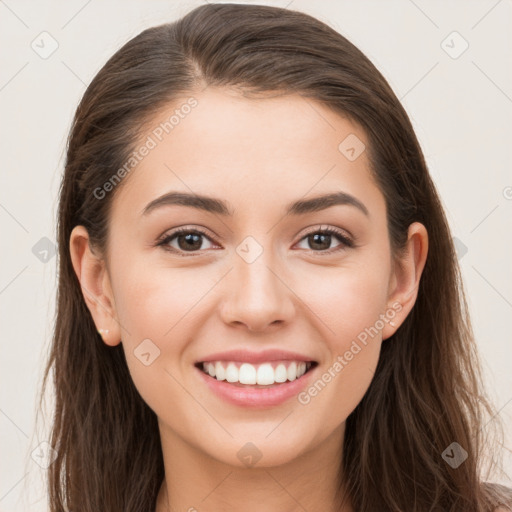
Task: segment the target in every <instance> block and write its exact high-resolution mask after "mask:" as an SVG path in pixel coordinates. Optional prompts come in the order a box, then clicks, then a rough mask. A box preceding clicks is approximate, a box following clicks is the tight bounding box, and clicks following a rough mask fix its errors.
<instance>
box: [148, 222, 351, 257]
mask: <svg viewBox="0 0 512 512" xmlns="http://www.w3.org/2000/svg"><path fill="white" fill-rule="evenodd" d="M318 233H321V234H323V235H334V236H335V237H336V238H338V240H339V241H340V242H341V245H340V246H339V247H335V248H334V249H328V250H321V251H313V250H312V251H313V252H315V253H318V255H320V256H322V255H329V254H333V253H336V252H338V251H343V250H346V249H347V248H354V247H356V245H355V243H354V241H353V240H352V239H350V238H349V237H348V236H347V235H346V234H345V233H344V232H343V231H341V230H338V229H336V228H325V229H321V228H320V229H319V228H316V229H315V230H313V231H310V232H308V233H306V234H305V235H304V236H303V237H302V238H301V239H300V240H299V242H301V241H302V240H304V239H305V238H307V237H308V236H310V235H315V234H318ZM181 234H196V235H203V236H204V237H206V238H208V240H210V241H211V242H212V243H213V240H211V237H210V236H209V235H208V234H207V233H206V232H205V231H203V230H202V229H200V228H193V229H192V228H187V227H183V228H178V229H176V230H175V231H173V232H171V233H169V234H166V235H164V236H163V238H161V239H160V240H159V241H158V242H157V244H156V245H157V246H158V247H160V246H161V247H162V249H164V250H165V251H168V252H171V253H174V254H177V255H178V256H182V257H185V258H187V257H190V256H192V257H193V256H196V255H197V254H195V253H197V252H199V251H194V252H191V253H189V254H186V252H185V251H181V250H180V249H175V248H174V247H170V246H169V245H168V244H169V242H170V241H171V240H172V239H174V238H176V237H177V236H179V235H181Z"/></svg>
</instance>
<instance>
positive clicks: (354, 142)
mask: <svg viewBox="0 0 512 512" xmlns="http://www.w3.org/2000/svg"><path fill="white" fill-rule="evenodd" d="M191 96H193V98H194V100H195V101H194V103H192V102H190V101H189V102H187V99H188V98H190V96H189V97H183V98H182V99H179V100H177V101H175V102H173V103H172V104H170V105H168V106H167V107H165V108H163V109H161V111H160V112H159V113H158V114H157V115H155V116H154V118H153V119H151V120H150V122H149V123H148V124H147V130H146V132H145V133H144V134H143V136H142V137H141V139H140V142H139V144H138V145H137V144H136V148H137V147H140V146H141V145H142V144H144V143H146V145H147V146H148V147H151V149H150V150H149V151H147V152H146V154H145V156H144V157H142V158H141V159H140V161H139V162H138V163H137V165H136V166H135V167H134V168H133V170H131V171H130V172H129V174H128V175H127V176H126V177H125V178H123V179H124V180H126V183H124V184H123V187H121V190H119V194H117V196H116V199H115V200H114V205H113V211H112V213H113V216H116V214H122V215H123V216H126V215H131V216H138V215H141V214H142V210H143V209H144V207H145V205H146V204H147V203H148V202H150V201H151V200H152V199H155V198H156V197H158V196H160V195H162V194H164V193H166V192H168V191H170V190H173V191H174V190H178V191H182V192H187V193H197V194H204V195H211V196H216V197H226V198H229V199H228V201H229V203H230V204H232V205H233V206H234V207H235V208H234V209H235V210H236V211H245V210H249V209H252V210H254V211H257V210H258V209H259V210H260V212H261V208H264V207H265V204H264V203H266V202H268V201H272V203H274V204H275V203H282V204H285V203H286V204H288V203H289V202H292V201H293V200H296V199H297V198H299V197H303V196H305V195H308V196H309V195H316V194H320V193H326V192H332V191H333V190H334V191H338V190H340V191H345V192H347V193H350V194H352V195H356V196H359V197H366V198H367V199H368V200H370V201H373V202H375V201H379V200H380V199H382V198H379V196H380V192H379V190H378V189H377V187H376V186H375V184H374V182H373V179H372V177H371V174H370V172H369V163H368V158H367V155H366V152H365V151H364V150H363V148H364V147H365V146H367V138H366V134H365V133H364V131H363V130H362V129H361V128H360V127H359V126H358V125H357V124H355V123H353V122H351V121H349V120H348V119H346V118H343V117H342V116H340V115H339V114H336V113H334V112H333V111H331V110H330V109H328V108H326V107H324V106H323V105H321V104H319V103H317V102H315V101H313V100H311V99H308V98H303V97H301V96H298V95H287V96H276V97H266V98H258V99H254V98H247V97H244V96H242V95H241V94H239V93H236V92H233V91H230V90H228V89H220V88H209V89H206V90H204V91H202V92H200V93H198V94H194V95H191ZM183 105H194V106H193V107H187V108H184V107H183ZM170 121H171V122H170ZM148 141H150V142H149V143H148ZM347 141H348V142H347ZM346 146H351V148H352V147H353V148H354V149H355V151H356V152H358V153H359V152H361V154H360V156H359V157H357V158H356V159H353V158H347V154H345V153H344V151H346V149H347V147H346ZM351 148H349V149H351ZM353 154H354V152H352V153H349V154H348V155H349V156H352V157H353ZM356 156H357V155H356ZM308 192H309V193H308Z"/></svg>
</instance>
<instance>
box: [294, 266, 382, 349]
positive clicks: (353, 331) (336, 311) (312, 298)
mask: <svg viewBox="0 0 512 512" xmlns="http://www.w3.org/2000/svg"><path fill="white" fill-rule="evenodd" d="M369 269H371V270H369ZM388 278H389V274H388V272H387V269H386V268H385V266H384V265H382V264H381V265H380V267H379V266H378V265H377V264H375V265H357V266H356V265H351V266H349V265H347V266H345V267H340V268H336V269H334V268H333V269H330V271H329V272H326V269H325V268H324V269H319V270H318V271H317V272H314V273H312V272H310V273H309V277H308V279H307V281H303V282H302V284H301V287H302V289H303V290H304V296H305V297H307V300H305V302H306V303H307V305H308V307H309V308H310V309H311V311H313V312H314V313H315V314H316V316H317V317H318V318H319V319H321V321H322V325H323V327H322V332H324V333H325V340H328V341H329V346H330V349H331V352H333V353H334V352H335V353H343V352H345V351H346V350H348V348H349V346H350V343H351V341H352V340H354V339H357V338H358V337H359V338H360V339H361V338H364V337H365V333H368V330H370V331H371V332H372V334H373V336H375V328H376V330H377V331H382V327H383V326H382V325H381V324H382V321H381V320H380V317H381V314H383V313H384V312H385V310H386V304H387V302H386V300H387V285H388ZM306 290H307V294H306Z"/></svg>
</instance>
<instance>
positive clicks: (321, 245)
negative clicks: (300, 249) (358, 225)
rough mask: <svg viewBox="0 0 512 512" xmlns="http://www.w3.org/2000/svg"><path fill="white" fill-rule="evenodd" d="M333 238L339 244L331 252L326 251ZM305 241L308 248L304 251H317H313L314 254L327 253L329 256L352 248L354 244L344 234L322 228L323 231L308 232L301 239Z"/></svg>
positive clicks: (334, 229)
mask: <svg viewBox="0 0 512 512" xmlns="http://www.w3.org/2000/svg"><path fill="white" fill-rule="evenodd" d="M333 237H334V238H337V239H338V240H339V241H340V242H341V243H340V244H339V245H338V246H337V247H335V248H334V249H332V250H328V249H329V247H330V245H331V242H332V241H333ZM302 240H305V241H306V243H307V244H308V245H309V247H306V249H308V248H311V249H313V250H314V249H315V248H316V249H318V250H314V252H322V253H324V252H327V253H328V254H331V253H333V252H337V251H341V250H343V249H346V248H347V247H354V242H353V241H352V239H351V238H349V236H348V235H347V234H346V233H345V232H344V231H341V230H339V229H336V228H324V229H321V228H320V229H318V228H317V229H316V231H311V232H309V233H308V234H307V235H306V236H305V237H303V238H302V239H301V241H302Z"/></svg>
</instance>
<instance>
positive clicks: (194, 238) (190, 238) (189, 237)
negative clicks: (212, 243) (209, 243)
mask: <svg viewBox="0 0 512 512" xmlns="http://www.w3.org/2000/svg"><path fill="white" fill-rule="evenodd" d="M200 236H201V235H197V234H194V233H189V234H187V235H182V236H181V237H180V238H179V239H183V238H185V239H186V240H187V242H186V244H183V245H184V247H183V246H182V244H179V245H180V246H181V247H180V248H181V249H185V250H187V249H191V248H192V249H199V248H200V247H201V242H200V241H199V245H197V242H198V240H199V238H200ZM194 242H196V245H194Z"/></svg>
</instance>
